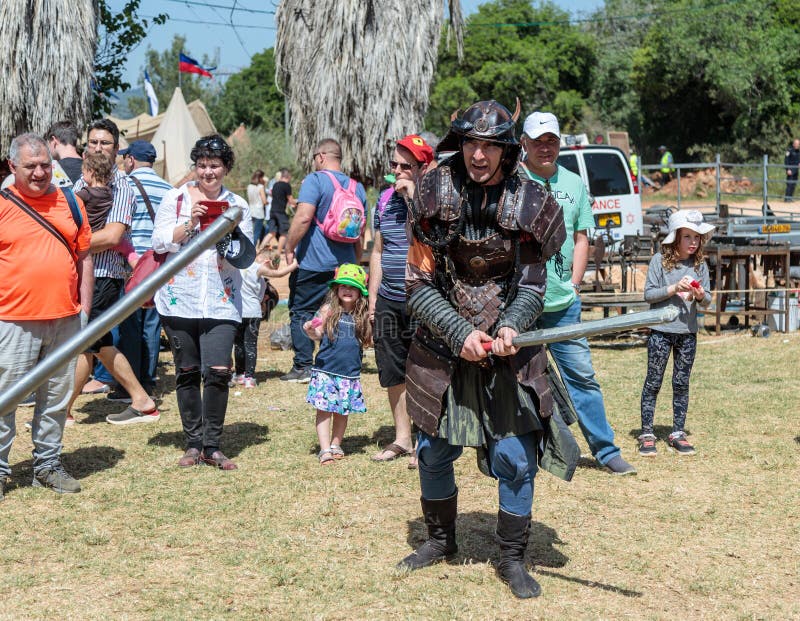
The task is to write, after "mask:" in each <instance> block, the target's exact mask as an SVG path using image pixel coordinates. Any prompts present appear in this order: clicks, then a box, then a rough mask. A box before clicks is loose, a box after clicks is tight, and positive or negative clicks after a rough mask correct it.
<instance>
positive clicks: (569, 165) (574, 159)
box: [558, 155, 581, 177]
mask: <svg viewBox="0 0 800 621" xmlns="http://www.w3.org/2000/svg"><path fill="white" fill-rule="evenodd" d="M558 163H559V164H560V165H561V166H563V167H564V168H566V169H567V170H568V171H570V172H574V173H575V174H576V175H578V176H579V177H580V175H581V173H580V172H579V171H578V156H577V155H559V156H558Z"/></svg>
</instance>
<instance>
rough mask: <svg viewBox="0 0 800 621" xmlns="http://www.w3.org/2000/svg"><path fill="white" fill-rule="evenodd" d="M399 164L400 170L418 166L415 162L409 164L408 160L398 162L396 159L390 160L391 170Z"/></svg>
mask: <svg viewBox="0 0 800 621" xmlns="http://www.w3.org/2000/svg"><path fill="white" fill-rule="evenodd" d="M398 166H399V167H400V170H405V171H406V172H407V171H409V170H413V169H414V168H416V166H415V165H414V164H407V163H406V162H396V161H395V160H389V170H394V169H395V168H397V167H398Z"/></svg>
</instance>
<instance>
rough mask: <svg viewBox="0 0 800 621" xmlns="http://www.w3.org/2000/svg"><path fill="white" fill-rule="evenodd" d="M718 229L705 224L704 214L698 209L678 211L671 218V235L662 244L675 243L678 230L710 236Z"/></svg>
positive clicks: (668, 234)
mask: <svg viewBox="0 0 800 621" xmlns="http://www.w3.org/2000/svg"><path fill="white" fill-rule="evenodd" d="M715 228H716V227H715V226H714V225H713V224H709V223H708V222H703V214H702V213H700V212H699V211H697V210H696V209H683V210H681V211H676V212H674V213H673V214H672V215H670V217H669V233H667V236H666V237H665V238H664V241H662V242H661V243H662V244H671V243H672V242H674V241H675V232H676V231H677V230H678V229H690V230H692V231H694V232H695V233H699V234H700V235H708V234H709V233H710V232H711V231H713V230H714V229H715Z"/></svg>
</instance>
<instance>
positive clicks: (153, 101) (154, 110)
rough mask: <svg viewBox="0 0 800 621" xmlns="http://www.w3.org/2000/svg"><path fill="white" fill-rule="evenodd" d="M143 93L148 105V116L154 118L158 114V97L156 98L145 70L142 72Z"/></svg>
mask: <svg viewBox="0 0 800 621" xmlns="http://www.w3.org/2000/svg"><path fill="white" fill-rule="evenodd" d="M144 92H145V94H146V95H147V101H148V103H149V104H150V116H156V115H157V114H158V97H156V91H155V89H154V88H153V83H152V82H151V81H150V76H149V75H148V74H147V69H145V70H144Z"/></svg>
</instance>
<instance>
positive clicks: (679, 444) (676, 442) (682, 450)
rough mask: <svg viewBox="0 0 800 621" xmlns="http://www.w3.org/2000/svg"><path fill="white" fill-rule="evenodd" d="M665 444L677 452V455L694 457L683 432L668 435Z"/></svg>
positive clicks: (691, 447) (692, 449) (692, 448)
mask: <svg viewBox="0 0 800 621" xmlns="http://www.w3.org/2000/svg"><path fill="white" fill-rule="evenodd" d="M667 444H669V445H670V446H671V447H672V448H674V449H675V450H676V451H678V455H694V447H693V446H692V445H691V444H689V441H688V440H687V439H686V434H685V433H684V432H683V431H677V432H675V433H671V434H669V438H668V439H667Z"/></svg>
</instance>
